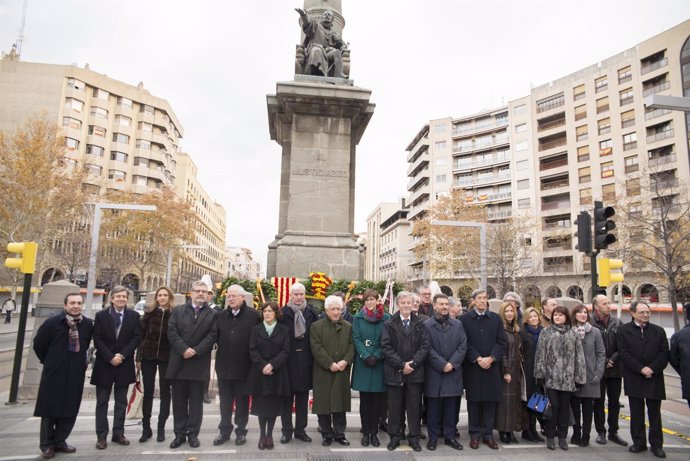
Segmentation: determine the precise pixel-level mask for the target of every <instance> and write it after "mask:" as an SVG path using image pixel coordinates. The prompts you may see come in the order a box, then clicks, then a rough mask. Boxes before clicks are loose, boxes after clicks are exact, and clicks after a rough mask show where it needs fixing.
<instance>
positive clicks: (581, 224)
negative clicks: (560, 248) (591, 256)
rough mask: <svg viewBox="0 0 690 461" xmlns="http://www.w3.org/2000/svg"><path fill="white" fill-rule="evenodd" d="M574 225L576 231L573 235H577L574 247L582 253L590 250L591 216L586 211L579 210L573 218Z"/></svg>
mask: <svg viewBox="0 0 690 461" xmlns="http://www.w3.org/2000/svg"><path fill="white" fill-rule="evenodd" d="M575 225H576V226H577V232H576V233H575V237H577V245H575V249H576V250H577V251H581V252H582V253H591V252H592V217H591V216H590V215H589V213H587V212H586V211H582V212H580V214H579V215H577V219H576V220H575Z"/></svg>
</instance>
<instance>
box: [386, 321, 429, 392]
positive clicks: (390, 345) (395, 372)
mask: <svg viewBox="0 0 690 461" xmlns="http://www.w3.org/2000/svg"><path fill="white" fill-rule="evenodd" d="M403 330H404V329H403V324H402V319H401V318H400V312H396V313H395V314H393V317H391V319H390V320H389V321H387V322H386V324H385V325H384V327H383V333H381V350H382V351H383V381H384V382H385V383H386V385H388V386H402V385H403V384H406V383H423V382H424V361H425V360H426V358H427V355H428V354H429V347H430V342H429V330H427V328H426V327H425V326H424V323H423V322H422V321H421V319H420V318H419V317H418V316H417V315H416V314H411V315H410V326H409V327H408V332H407V333H405V332H404V331H403ZM410 360H411V361H412V362H413V363H412V368H414V371H413V372H412V373H410V374H409V375H403V374H402V369H403V368H404V367H405V363H406V362H409V361H410Z"/></svg>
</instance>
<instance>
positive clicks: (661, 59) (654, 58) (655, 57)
mask: <svg viewBox="0 0 690 461" xmlns="http://www.w3.org/2000/svg"><path fill="white" fill-rule="evenodd" d="M667 65H668V58H667V57H666V50H661V51H658V52H656V53H654V54H652V55H649V56H647V57H646V58H643V59H640V75H646V74H648V73H650V72H654V71H655V70H657V69H661V68H662V67H665V66H667Z"/></svg>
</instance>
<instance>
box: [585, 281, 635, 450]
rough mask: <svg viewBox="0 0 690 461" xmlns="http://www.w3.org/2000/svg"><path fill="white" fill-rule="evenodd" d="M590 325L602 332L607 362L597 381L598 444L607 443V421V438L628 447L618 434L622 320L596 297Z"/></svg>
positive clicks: (603, 298)
mask: <svg viewBox="0 0 690 461" xmlns="http://www.w3.org/2000/svg"><path fill="white" fill-rule="evenodd" d="M590 322H591V324H592V326H593V327H596V328H598V329H599V331H600V332H601V339H603V340H604V350H605V353H606V362H605V363H604V376H603V377H602V378H601V381H599V385H600V386H601V394H600V396H599V398H598V399H595V400H594V427H595V428H596V430H597V440H596V441H597V443H599V444H601V445H604V444H606V424H605V423H606V422H608V425H609V435H608V439H609V440H610V441H612V442H613V443H615V444H618V445H620V446H622V447H625V446H627V445H628V442H626V441H625V440H623V439H622V438H621V437H620V436H619V435H618V415H619V414H620V411H621V406H620V398H621V389H622V387H623V367H622V365H621V363H620V361H619V360H618V339H617V338H616V335H617V332H618V328H620V326H621V321H620V319H618V317H616V316H613V315H611V311H610V307H609V298H607V297H606V295H603V294H599V295H596V296H595V297H594V298H593V299H592V314H591V315H590ZM607 397H608V411H607V412H608V421H607V418H606V415H605V411H604V410H605V407H606V405H605V402H604V400H605V399H606V398H607Z"/></svg>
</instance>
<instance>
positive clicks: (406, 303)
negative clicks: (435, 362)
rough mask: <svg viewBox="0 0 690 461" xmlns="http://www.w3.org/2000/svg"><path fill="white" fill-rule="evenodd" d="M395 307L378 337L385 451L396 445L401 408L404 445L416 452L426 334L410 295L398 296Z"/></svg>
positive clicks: (427, 345) (399, 428) (401, 294)
mask: <svg viewBox="0 0 690 461" xmlns="http://www.w3.org/2000/svg"><path fill="white" fill-rule="evenodd" d="M395 305H396V306H397V307H398V311H397V312H396V313H395V314H393V316H392V317H391V319H390V320H389V321H388V322H386V324H385V326H384V328H383V333H381V351H382V352H383V381H384V383H385V384H386V389H387V393H388V435H389V436H390V442H389V443H388V450H391V451H392V450H395V449H396V448H397V447H398V446H399V445H400V436H401V432H402V431H401V426H402V423H403V418H404V415H403V413H402V411H403V408H404V409H405V412H406V413H407V423H408V426H409V435H408V436H407V441H408V443H409V444H410V447H411V448H412V449H413V450H414V451H420V450H421V447H420V445H419V434H420V426H421V416H422V415H421V413H422V390H423V388H424V361H425V360H426V358H427V354H428V353H429V331H428V330H427V329H426V327H425V326H424V324H423V323H422V322H421V321H420V319H419V317H418V316H417V315H416V314H414V313H413V312H412V293H409V292H407V291H401V292H400V293H398V296H396V298H395Z"/></svg>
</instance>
